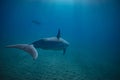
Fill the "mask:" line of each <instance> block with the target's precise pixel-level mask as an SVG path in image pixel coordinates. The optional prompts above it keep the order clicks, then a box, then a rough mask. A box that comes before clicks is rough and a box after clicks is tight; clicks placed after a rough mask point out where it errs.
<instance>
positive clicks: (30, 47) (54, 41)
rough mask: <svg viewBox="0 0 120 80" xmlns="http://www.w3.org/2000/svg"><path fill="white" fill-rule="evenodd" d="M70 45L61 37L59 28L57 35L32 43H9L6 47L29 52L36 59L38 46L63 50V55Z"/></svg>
mask: <svg viewBox="0 0 120 80" xmlns="http://www.w3.org/2000/svg"><path fill="white" fill-rule="evenodd" d="M68 46H69V43H68V42H67V41H66V40H64V39H63V38H61V33H60V29H58V33H57V35H56V37H50V38H42V39H40V40H38V41H35V42H33V43H31V44H15V45H8V46H6V47H7V48H17V49H21V50H24V51H26V52H28V53H29V54H30V55H31V56H32V57H33V59H34V60H35V59H37V57H38V52H37V50H36V48H41V49H45V50H63V55H64V54H65V52H66V49H67V47H68Z"/></svg>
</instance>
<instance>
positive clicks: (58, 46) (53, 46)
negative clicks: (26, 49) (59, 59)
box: [32, 39, 65, 50]
mask: <svg viewBox="0 0 120 80" xmlns="http://www.w3.org/2000/svg"><path fill="white" fill-rule="evenodd" d="M32 44H33V46H34V47H35V48H41V49H46V50H49V49H50V50H62V49H64V47H65V46H64V44H63V43H62V42H60V41H51V40H43V39H41V40H39V41H35V42H33V43H32Z"/></svg>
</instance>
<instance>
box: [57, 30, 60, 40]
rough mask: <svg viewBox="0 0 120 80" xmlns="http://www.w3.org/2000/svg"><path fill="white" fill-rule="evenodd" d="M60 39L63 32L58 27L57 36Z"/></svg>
mask: <svg viewBox="0 0 120 80" xmlns="http://www.w3.org/2000/svg"><path fill="white" fill-rule="evenodd" d="M56 37H57V38H58V39H60V37H61V33H60V29H58V33H57V36H56Z"/></svg>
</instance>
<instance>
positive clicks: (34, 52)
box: [6, 44, 38, 60]
mask: <svg viewBox="0 0 120 80" xmlns="http://www.w3.org/2000/svg"><path fill="white" fill-rule="evenodd" d="M6 48H17V49H21V50H24V51H26V52H28V53H29V54H30V55H31V56H32V57H33V59H34V60H35V59H37V57H38V52H37V50H36V49H35V47H34V46H33V45H29V44H16V45H8V46H6Z"/></svg>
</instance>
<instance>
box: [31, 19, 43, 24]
mask: <svg viewBox="0 0 120 80" xmlns="http://www.w3.org/2000/svg"><path fill="white" fill-rule="evenodd" d="M32 23H34V24H37V25H40V24H41V23H40V22H39V21H37V20H32Z"/></svg>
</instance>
